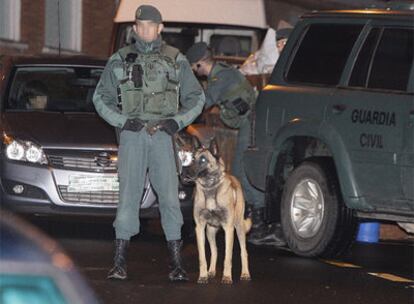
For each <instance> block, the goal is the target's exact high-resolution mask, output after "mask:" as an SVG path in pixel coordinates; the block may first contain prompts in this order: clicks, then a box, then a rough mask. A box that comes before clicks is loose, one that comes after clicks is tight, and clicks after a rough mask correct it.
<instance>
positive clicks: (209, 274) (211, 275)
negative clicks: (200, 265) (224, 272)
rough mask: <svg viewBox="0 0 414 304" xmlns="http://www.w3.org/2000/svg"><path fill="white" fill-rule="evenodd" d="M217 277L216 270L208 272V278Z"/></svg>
mask: <svg viewBox="0 0 414 304" xmlns="http://www.w3.org/2000/svg"><path fill="white" fill-rule="evenodd" d="M215 277H216V272H215V271H209V272H208V278H209V279H214V278H215Z"/></svg>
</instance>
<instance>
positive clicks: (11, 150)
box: [4, 137, 47, 164]
mask: <svg viewBox="0 0 414 304" xmlns="http://www.w3.org/2000/svg"><path fill="white" fill-rule="evenodd" d="M5 139H6V138H5ZM4 142H5V145H6V156H7V158H8V159H11V160H19V161H27V162H30V163H38V164H47V159H46V155H45V154H44V153H43V150H42V148H40V147H39V146H38V145H36V144H34V143H32V142H30V141H20V140H16V139H12V138H10V137H7V140H4Z"/></svg>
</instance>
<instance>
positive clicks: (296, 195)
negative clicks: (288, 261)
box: [281, 158, 358, 258]
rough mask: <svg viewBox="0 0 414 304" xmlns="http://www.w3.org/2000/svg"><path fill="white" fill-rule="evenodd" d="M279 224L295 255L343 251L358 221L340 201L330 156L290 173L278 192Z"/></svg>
mask: <svg viewBox="0 0 414 304" xmlns="http://www.w3.org/2000/svg"><path fill="white" fill-rule="evenodd" d="M300 196H302V198H305V199H302V200H300ZM281 223H282V229H283V232H284V235H285V237H286V241H287V244H288V246H289V247H290V249H291V250H292V251H293V252H294V253H295V254H297V255H300V256H305V257H323V258H331V257H337V256H340V255H342V254H343V253H345V252H346V251H347V249H348V248H349V247H350V245H351V244H352V242H353V241H354V240H355V236H356V232H357V228H358V221H357V218H356V217H355V215H354V211H353V210H351V209H349V208H347V207H346V206H345V203H344V202H343V200H342V196H341V194H340V191H339V184H338V179H337V176H336V174H335V169H334V165H333V163H332V160H331V159H329V158H318V159H314V160H312V161H306V162H304V163H302V164H301V165H300V166H298V167H297V168H296V169H295V170H294V171H293V172H292V173H291V174H290V176H289V177H288V179H287V182H286V184H285V187H284V190H283V195H282V202H281Z"/></svg>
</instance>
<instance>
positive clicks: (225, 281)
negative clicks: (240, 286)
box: [221, 276, 233, 285]
mask: <svg viewBox="0 0 414 304" xmlns="http://www.w3.org/2000/svg"><path fill="white" fill-rule="evenodd" d="M221 284H226V285H231V284H233V280H232V279H231V277H226V276H225V277H223V278H222V279H221Z"/></svg>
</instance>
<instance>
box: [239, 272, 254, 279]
mask: <svg viewBox="0 0 414 304" xmlns="http://www.w3.org/2000/svg"><path fill="white" fill-rule="evenodd" d="M251 280H252V278H251V277H250V274H248V273H242V274H241V276H240V281H251Z"/></svg>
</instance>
